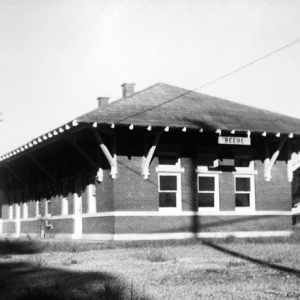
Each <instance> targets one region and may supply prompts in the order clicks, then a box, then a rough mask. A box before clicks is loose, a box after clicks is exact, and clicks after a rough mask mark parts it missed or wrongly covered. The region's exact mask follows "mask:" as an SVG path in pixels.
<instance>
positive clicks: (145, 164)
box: [141, 131, 162, 180]
mask: <svg viewBox="0 0 300 300" xmlns="http://www.w3.org/2000/svg"><path fill="white" fill-rule="evenodd" d="M161 134H162V131H159V132H158V133H157V134H156V135H155V137H154V140H153V143H152V145H151V147H150V148H149V150H148V152H147V155H146V156H143V157H142V163H141V171H142V176H143V178H144V179H145V180H146V179H148V178H149V175H150V173H149V166H150V163H151V160H152V158H153V155H154V152H155V150H156V147H157V144H158V142H159V139H160V136H161Z"/></svg>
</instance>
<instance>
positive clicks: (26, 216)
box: [22, 202, 28, 219]
mask: <svg viewBox="0 0 300 300" xmlns="http://www.w3.org/2000/svg"><path fill="white" fill-rule="evenodd" d="M22 209H23V219H27V218H28V205H27V203H26V202H25V203H23V204H22Z"/></svg>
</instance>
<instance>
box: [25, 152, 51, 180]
mask: <svg viewBox="0 0 300 300" xmlns="http://www.w3.org/2000/svg"><path fill="white" fill-rule="evenodd" d="M26 157H27V158H29V159H30V160H31V161H32V162H33V164H34V165H35V166H37V167H38V169H40V170H41V171H42V173H44V174H45V175H46V176H47V177H48V178H49V179H50V180H51V181H52V182H54V181H55V180H54V177H53V176H52V175H51V174H50V173H49V172H48V171H47V170H46V169H45V168H44V167H43V166H42V165H41V164H40V163H39V162H38V161H37V159H36V158H34V157H32V156H31V155H30V154H29V153H28V154H27V155H26Z"/></svg>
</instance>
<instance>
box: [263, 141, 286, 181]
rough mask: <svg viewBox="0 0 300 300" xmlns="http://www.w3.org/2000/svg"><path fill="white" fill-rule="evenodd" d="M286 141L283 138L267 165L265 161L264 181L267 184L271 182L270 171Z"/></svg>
mask: <svg viewBox="0 0 300 300" xmlns="http://www.w3.org/2000/svg"><path fill="white" fill-rule="evenodd" d="M287 140H288V137H285V138H284V139H283V140H282V141H281V142H280V143H279V145H278V147H277V149H276V151H275V152H274V153H273V155H272V157H271V159H270V161H269V163H267V162H266V160H265V180H266V181H267V182H269V181H270V180H271V177H272V176H271V171H272V168H273V166H274V164H275V162H276V160H277V158H278V156H279V154H280V151H281V150H282V148H283V146H284V144H285V143H286V141H287Z"/></svg>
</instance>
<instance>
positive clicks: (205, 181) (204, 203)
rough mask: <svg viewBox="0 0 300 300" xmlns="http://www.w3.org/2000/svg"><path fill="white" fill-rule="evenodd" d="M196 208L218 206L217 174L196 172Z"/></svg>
mask: <svg viewBox="0 0 300 300" xmlns="http://www.w3.org/2000/svg"><path fill="white" fill-rule="evenodd" d="M197 179H198V180H197V191H198V208H199V209H200V210H201V209H202V208H216V209H218V208H219V176H218V174H198V176H197Z"/></svg>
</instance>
